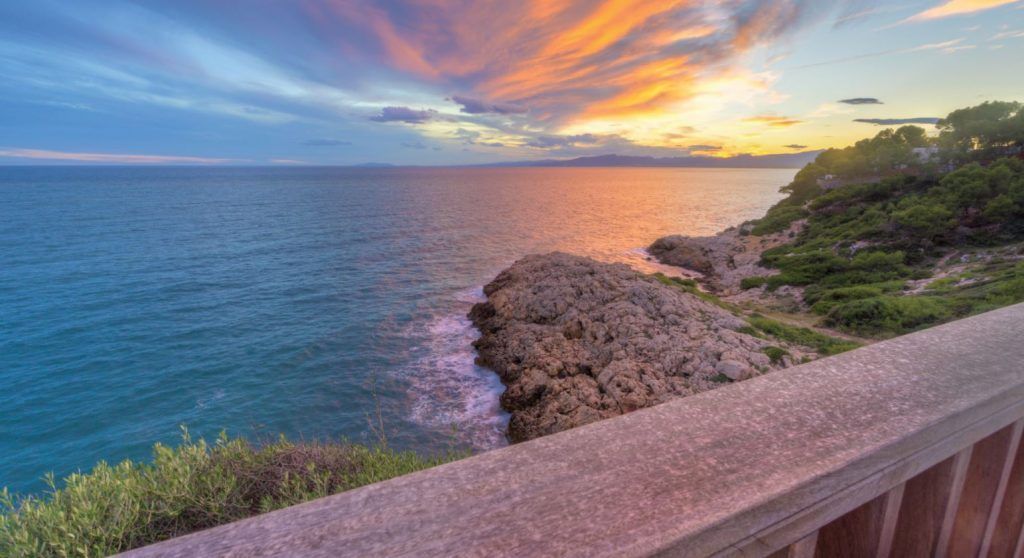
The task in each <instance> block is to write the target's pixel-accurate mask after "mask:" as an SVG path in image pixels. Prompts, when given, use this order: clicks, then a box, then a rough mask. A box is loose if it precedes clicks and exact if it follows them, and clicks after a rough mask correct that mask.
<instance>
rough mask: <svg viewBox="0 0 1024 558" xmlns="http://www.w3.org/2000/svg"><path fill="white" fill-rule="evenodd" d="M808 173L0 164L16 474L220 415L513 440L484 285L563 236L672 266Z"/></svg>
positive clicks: (0, 465)
mask: <svg viewBox="0 0 1024 558" xmlns="http://www.w3.org/2000/svg"><path fill="white" fill-rule="evenodd" d="M795 172H796V171H795V169H794V170H767V169H682V168H678V169H673V168H384V169H381V168H373V169H369V168H367V169H362V168H330V167H303V168H259V167H249V168H220V167H217V168H208V167H159V168H154V167H0V486H6V487H8V488H9V489H10V490H11V491H12V492H15V493H20V494H29V493H38V492H40V491H42V490H44V489H45V486H46V485H45V484H44V482H43V475H44V474H46V473H49V472H52V473H53V474H54V475H56V476H57V478H61V477H63V476H65V475H67V474H70V473H72V472H75V471H88V470H89V469H90V468H91V467H92V466H93V465H94V464H95V463H96V462H98V461H101V460H104V461H107V462H109V463H115V462H118V461H121V460H123V459H128V458H131V459H143V460H145V459H148V458H149V457H150V456H151V452H152V445H153V444H154V443H155V442H162V443H170V444H173V443H176V442H177V441H178V440H180V439H181V435H182V429H185V428H187V429H188V431H189V432H190V434H191V435H192V436H193V437H199V436H202V437H206V438H208V439H209V438H213V437H216V436H217V435H218V434H219V433H220V432H226V433H228V434H229V435H233V436H245V437H247V438H250V439H252V440H254V441H257V442H258V441H260V440H267V439H273V438H275V437H277V436H278V435H279V434H284V435H286V436H288V437H289V438H292V439H296V440H314V439H318V440H342V439H344V440H349V441H353V442H366V443H374V442H377V441H379V440H381V438H382V437H384V438H386V440H387V443H388V444H389V446H391V447H397V448H401V449H415V450H417V451H420V452H423V453H427V454H430V453H439V452H445V451H448V450H450V449H471V450H473V451H485V450H488V449H492V448H496V447H500V446H503V445H505V444H506V443H507V442H506V439H505V435H504V430H505V427H506V424H507V421H508V416H507V414H505V413H504V412H502V410H501V408H500V405H499V399H498V398H499V396H500V394H501V392H502V389H503V387H502V385H501V382H500V381H499V380H498V378H497V377H496V376H495V375H494V374H493V373H492V372H490V371H488V370H487V369H485V368H481V367H479V366H477V365H475V364H474V358H475V354H474V351H473V347H472V342H473V340H474V339H475V338H476V336H477V332H476V331H475V330H474V328H473V326H472V324H471V323H470V321H469V320H468V319H467V318H466V314H467V312H468V311H469V309H470V307H471V306H472V305H473V304H474V303H475V302H478V301H480V300H482V299H483V291H482V287H483V285H485V284H486V283H487V282H488V281H490V280H491V279H493V278H494V276H495V275H496V274H497V273H498V272H500V271H501V270H502V269H503V268H505V267H506V266H508V265H509V264H511V263H513V262H514V261H515V260H516V259H518V258H520V257H522V256H524V255H527V254H531V253H543V252H549V251H554V250H560V251H566V252H571V253H576V254H581V255H586V256H590V257H593V258H596V259H599V260H603V261H609V262H625V263H627V264H630V265H633V266H634V267H636V268H637V269H639V270H641V271H645V272H650V271H654V270H657V269H658V266H657V265H656V264H654V263H653V262H651V261H650V260H649V258H648V256H647V254H646V253H645V251H644V247H645V246H647V245H649V244H650V243H651V242H652V241H653V240H655V239H656V238H658V237H660V236H663V235H666V234H675V233H679V234H687V235H708V234H714V233H716V232H718V231H720V230H722V229H724V228H726V227H728V226H730V225H734V224H737V223H740V222H742V221H744V220H748V219H753V218H756V217H759V216H761V215H762V214H763V213H764V211H765V210H766V209H767V208H768V207H769V206H771V205H772V204H773V203H775V202H776V201H778V200H779V199H780V198H781V197H782V195H781V194H780V193H779V192H778V190H779V188H780V187H781V186H783V185H785V184H787V183H788V182H789V181H790V180H791V179H792V178H793V176H794V174H795Z"/></svg>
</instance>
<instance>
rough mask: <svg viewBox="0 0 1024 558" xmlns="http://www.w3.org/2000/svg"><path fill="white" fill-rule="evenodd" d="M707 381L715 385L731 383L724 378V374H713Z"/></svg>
mask: <svg viewBox="0 0 1024 558" xmlns="http://www.w3.org/2000/svg"><path fill="white" fill-rule="evenodd" d="M708 379H709V380H711V381H712V382H715V383H716V384H729V383H732V378H730V377H729V376H726V375H725V374H715V375H714V376H711V377H710V378H708Z"/></svg>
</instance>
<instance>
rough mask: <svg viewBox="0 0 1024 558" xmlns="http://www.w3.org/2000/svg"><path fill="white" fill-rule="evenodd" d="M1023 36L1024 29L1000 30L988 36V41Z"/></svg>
mask: <svg viewBox="0 0 1024 558" xmlns="http://www.w3.org/2000/svg"><path fill="white" fill-rule="evenodd" d="M1020 38H1024V29H1017V30H1014V31H1000V32H999V33H996V34H995V35H992V37H991V38H989V40H990V41H998V40H1000V39H1020Z"/></svg>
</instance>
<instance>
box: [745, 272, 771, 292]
mask: <svg viewBox="0 0 1024 558" xmlns="http://www.w3.org/2000/svg"><path fill="white" fill-rule="evenodd" d="M767 282H768V278H767V277H763V276H760V275H756V276H754V277H744V278H743V279H741V280H740V288H741V289H743V290H747V289H756V288H757V287H761V286H763V285H764V284H765V283H767Z"/></svg>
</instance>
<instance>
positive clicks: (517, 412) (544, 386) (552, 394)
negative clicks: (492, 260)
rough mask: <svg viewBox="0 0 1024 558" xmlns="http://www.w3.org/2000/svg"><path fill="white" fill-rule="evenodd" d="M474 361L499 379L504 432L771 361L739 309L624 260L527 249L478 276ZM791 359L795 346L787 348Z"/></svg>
mask: <svg viewBox="0 0 1024 558" xmlns="http://www.w3.org/2000/svg"><path fill="white" fill-rule="evenodd" d="M484 293H485V294H486V295H487V301H486V302H481V303H479V304H477V305H475V306H474V307H473V309H472V310H471V312H470V318H471V319H472V320H473V323H474V324H475V325H476V326H477V328H479V330H480V332H481V337H480V339H478V340H477V341H476V342H475V344H474V345H475V346H476V348H477V350H478V351H479V358H478V362H479V363H480V364H481V365H483V366H486V367H489V368H491V369H492V370H494V371H495V372H497V373H498V375H499V376H500V377H501V379H502V381H503V382H504V383H505V385H506V386H507V388H508V389H507V390H506V391H505V393H504V394H503V395H502V398H501V402H502V405H503V407H504V408H505V409H506V410H508V411H509V412H510V413H511V414H512V418H511V421H510V424H509V432H508V434H509V438H510V439H511V440H512V441H513V442H518V441H523V440H528V439H531V438H535V437H538V436H543V435H545V434H551V433H554V432H558V431H561V430H566V429H568V428H572V427H575V426H579V425H582V424H586V423H589V422H593V421H596V420H600V419H603V418H607V417H611V416H614V415H619V414H622V413H627V412H630V411H633V410H635V409H639V408H642V407H647V406H650V405H655V404H657V403H661V402H663V401H666V400H668V399H671V398H674V397H680V396H686V395H690V394H693V393H697V392H701V391H705V390H709V389H713V388H715V387H719V386H721V385H724V384H726V383H728V382H730V381H735V380H743V379H746V378H749V377H751V376H754V375H758V374H761V373H763V372H766V371H768V370H770V369H772V368H779V367H782V366H785V365H787V364H789V363H790V362H791V357H789V356H786V357H784V358H783V359H781V360H780V359H776V360H777V362H775V363H773V362H772V359H770V358H769V357H768V356H767V355H766V354H765V348H766V347H768V346H769V345H770V343H769V342H767V341H765V340H762V339H760V338H757V337H754V336H751V335H747V334H745V333H741V332H740V331H739V330H741V329H743V328H744V326H746V325H747V323H746V322H745V320H743V319H742V318H739V317H737V316H735V315H733V314H732V313H730V312H729V311H727V310H725V309H723V308H721V307H719V306H716V305H715V304H713V303H711V302H708V301H705V300H703V299H701V298H700V297H698V296H696V295H694V294H692V293H689V292H686V291H684V290H682V289H680V288H677V287H674V286H671V285H666V284H664V283H662V282H659V281H658V280H656V279H654V278H652V277H649V276H645V275H641V274H640V273H638V272H636V271H634V270H633V269H631V268H630V267H628V266H626V265H623V264H605V263H599V262H596V261H594V260H591V259H588V258H583V257H579V256H572V255H569V254H563V253H552V254H546V255H535V256H527V257H525V258H523V259H521V260H519V261H518V262H516V263H515V264H513V265H512V266H511V267H510V268H508V269H506V270H505V271H503V272H501V274H499V275H498V277H497V278H495V279H494V281H492V282H491V283H490V284H488V285H487V286H486V287H484ZM793 354H794V358H795V356H796V354H797V353H795V352H794V353H793Z"/></svg>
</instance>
